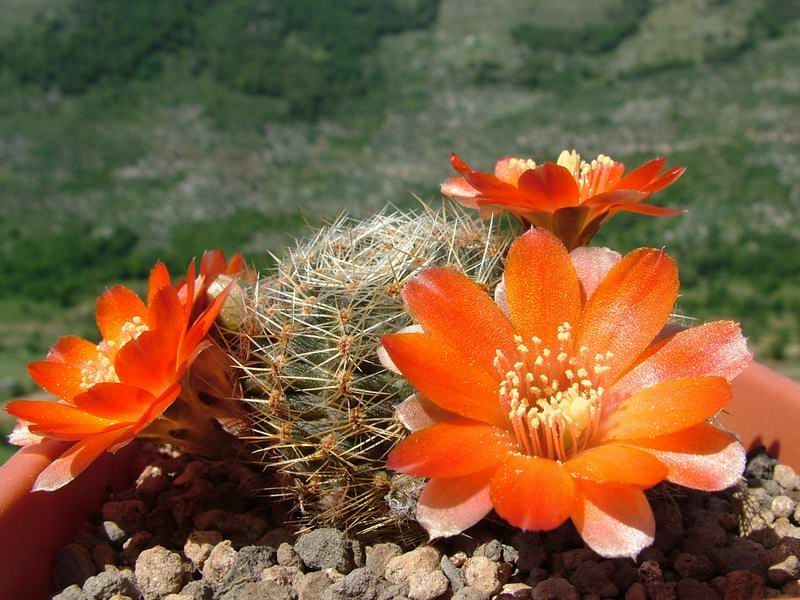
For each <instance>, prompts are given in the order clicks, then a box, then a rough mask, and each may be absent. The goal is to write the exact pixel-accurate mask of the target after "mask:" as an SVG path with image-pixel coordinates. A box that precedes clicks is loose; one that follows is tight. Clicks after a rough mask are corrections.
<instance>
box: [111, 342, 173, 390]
mask: <svg viewBox="0 0 800 600" xmlns="http://www.w3.org/2000/svg"><path fill="white" fill-rule="evenodd" d="M176 355H177V348H176V347H175V339H174V338H171V337H165V336H164V335H162V334H161V332H159V331H158V330H154V331H145V332H144V333H143V334H142V335H140V336H139V337H138V338H136V339H135V340H132V341H130V342H128V343H127V344H125V345H124V346H123V347H122V349H121V350H120V351H119V352H117V356H116V359H115V360H114V370H115V371H116V372H117V377H119V380H120V382H121V383H124V384H127V385H131V386H134V387H138V388H142V389H144V390H147V391H148V392H150V393H151V394H153V395H154V396H160V395H161V393H162V392H163V391H164V390H165V389H166V388H167V387H169V386H170V385H172V384H173V383H174V382H175V381H176V379H178V378H179V376H180V374H179V373H178V372H177V370H176V369H177V365H176Z"/></svg>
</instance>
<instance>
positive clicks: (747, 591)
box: [724, 467, 777, 600]
mask: <svg viewBox="0 0 800 600" xmlns="http://www.w3.org/2000/svg"><path fill="white" fill-rule="evenodd" d="M776 470H777V467H776ZM765 594H766V586H765V585H764V580H763V579H761V577H759V576H758V575H755V574H753V573H751V572H750V571H731V572H730V573H728V574H727V575H726V576H725V596H724V599H725V600H752V599H753V598H763V597H764V595H765Z"/></svg>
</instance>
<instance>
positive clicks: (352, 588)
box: [322, 567, 435, 600]
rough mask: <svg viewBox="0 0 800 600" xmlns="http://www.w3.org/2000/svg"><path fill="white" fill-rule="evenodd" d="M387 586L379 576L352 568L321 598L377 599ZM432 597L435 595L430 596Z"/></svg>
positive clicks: (336, 599) (337, 599) (335, 599)
mask: <svg viewBox="0 0 800 600" xmlns="http://www.w3.org/2000/svg"><path fill="white" fill-rule="evenodd" d="M387 587H388V584H387V583H386V581H384V580H383V579H381V577H380V576H379V575H378V574H376V573H373V572H372V571H370V570H369V569H367V568H365V567H362V568H358V569H353V571H352V572H350V573H349V574H348V575H347V576H345V577H343V578H342V579H340V580H339V581H337V582H336V583H334V584H333V585H331V586H329V587H328V588H327V589H326V590H325V592H324V593H323V595H322V599H323V600H378V598H379V597H382V596H383V592H384V591H385V589H386V588H387ZM431 597H432V598H433V597H435V596H431Z"/></svg>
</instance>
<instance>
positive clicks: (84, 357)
mask: <svg viewBox="0 0 800 600" xmlns="http://www.w3.org/2000/svg"><path fill="white" fill-rule="evenodd" d="M97 352H98V351H97V346H96V345H95V344H93V343H91V342H90V341H88V340H85V339H83V338H79V337H76V336H74V335H66V336H64V337H62V338H59V340H58V341H57V342H56V344H55V346H53V347H52V348H50V351H49V352H48V353H47V360H49V361H53V362H59V363H64V364H66V365H70V366H73V367H78V368H80V367H82V366H83V365H84V363H87V362H89V361H90V360H97Z"/></svg>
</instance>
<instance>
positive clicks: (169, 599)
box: [111, 594, 194, 600]
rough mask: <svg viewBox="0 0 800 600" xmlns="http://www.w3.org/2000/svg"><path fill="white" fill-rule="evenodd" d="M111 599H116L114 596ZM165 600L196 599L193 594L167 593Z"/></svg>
mask: <svg viewBox="0 0 800 600" xmlns="http://www.w3.org/2000/svg"><path fill="white" fill-rule="evenodd" d="M121 597H122V596H117V598H121ZM111 600H114V599H113V598H112V599H111ZM163 600H194V598H192V597H191V596H187V595H186V594H167V595H166V596H164V598H163Z"/></svg>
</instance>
